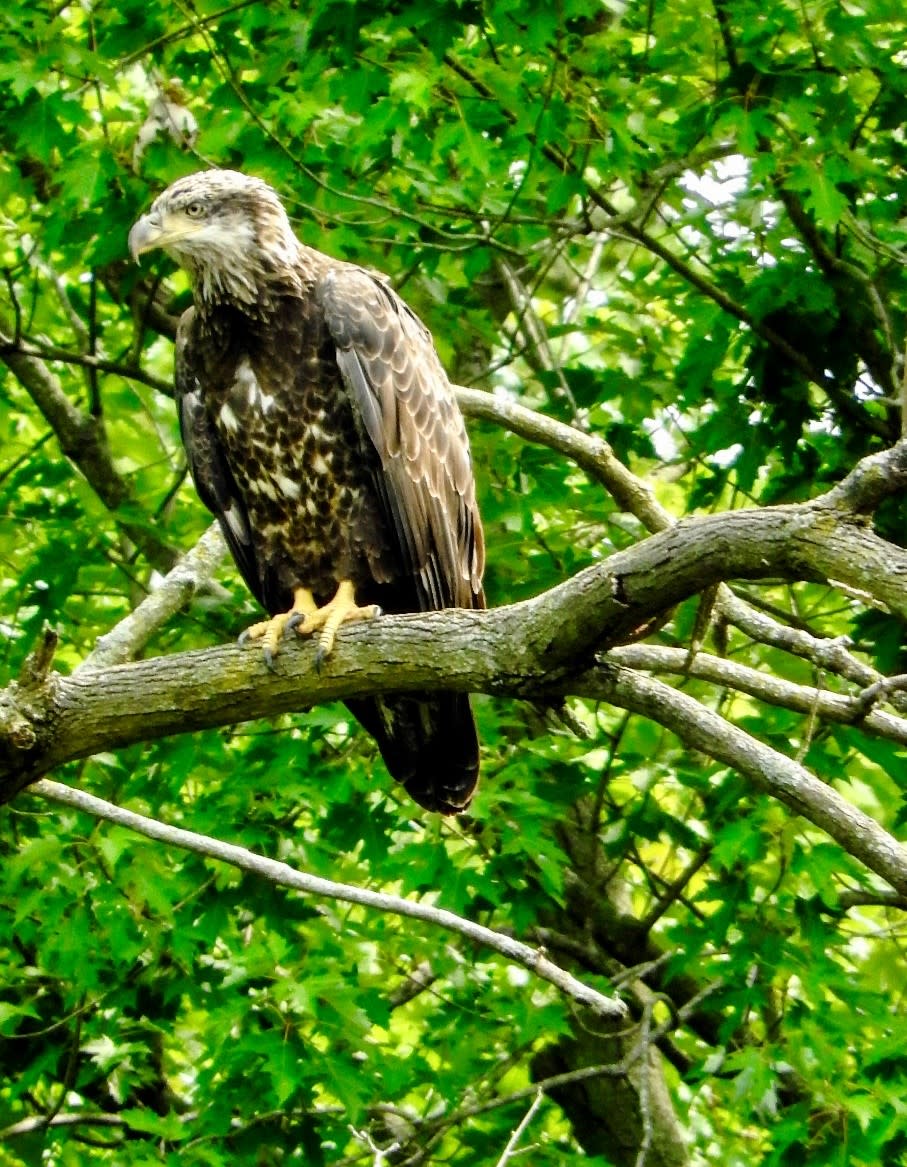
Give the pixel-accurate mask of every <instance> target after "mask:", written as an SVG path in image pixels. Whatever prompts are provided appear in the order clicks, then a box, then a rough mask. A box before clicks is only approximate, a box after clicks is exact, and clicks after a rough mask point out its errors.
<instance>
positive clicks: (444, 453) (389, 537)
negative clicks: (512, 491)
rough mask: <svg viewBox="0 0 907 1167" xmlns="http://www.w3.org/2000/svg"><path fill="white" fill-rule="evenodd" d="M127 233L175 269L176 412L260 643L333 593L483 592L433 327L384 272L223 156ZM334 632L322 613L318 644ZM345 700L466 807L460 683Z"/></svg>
mask: <svg viewBox="0 0 907 1167" xmlns="http://www.w3.org/2000/svg"><path fill="white" fill-rule="evenodd" d="M129 244H130V248H131V250H132V252H133V255H134V256H136V257H138V255H140V254H141V253H142V252H144V251H146V250H149V249H150V248H152V247H163V248H164V249H165V250H166V251H167V252H168V253H169V254H171V255H172V256H173V257H174V258H175V259H176V261H177V262H178V263H179V264H180V265H181V266H182V267H184V268H185V269H186V270H187V272H188V273H189V275H190V277H191V279H192V283H193V292H194V307H193V308H190V309H189V310H188V311H187V312H186V313H185V314H184V316H183V318H182V320H181V321H180V326H179V331H178V334H177V347H176V397H177V402H178V405H179V416H180V428H181V433H182V436H183V442H184V444H185V447H186V453H187V456H188V459H189V466H190V469H191V472H192V476H193V479H194V481H195V485H196V489H197V490H198V493H199V495H200V497H201V499H202V501H203V502H204V503H205V505H206V506H207V507H208V508H209V509H210V510H211V511H212V512H213V513H214V514H215V515H216V516H217V517H218V519H219V520H220V524H221V527H222V528H223V531H224V535H225V537H226V539H227V543H228V544H229V547H230V550H231V551H232V553H233V557H234V559H235V560H236V564H237V567H238V568H239V570H240V572H241V574H242V576H243V578H244V580H245V581H246V583H247V584H248V586H249V588H250V589H251V591H252V592H253V594H254V595H255V597H256V598H257V599H258V601H259V602H260V603H261V604H262V606H263V607H264V608H265V609H266V611H267V612H268V613H269V614H270V615H271V616H272V617H277V619H276V620H273V621H271V622H270V623H266V624H263V625H260V626H256V628H255V629H253V630H251V632H252V635H253V636H260V637H261V638H262V639H263V641H264V643H265V649H266V652H268V653H269V652H270V651H271V650H276V642H277V638H278V636H279V635H280V634H282V633H283V631H284V630H285V627H286V625H287V620H286V618H285V617H283V616H281V615H280V614H281V613H287V612H288V611H290V610H295V611H296V612H297V613H299V614H298V615H297V616H295V617H294V619H293V620H291V621H290V622H289V623H290V626H292V624H293V623H294V622H297V621H298V622H301V624H302V627H301V629H300V631H302V632H308V631H313V630H315V629H317V628H319V627H321V626H322V625H323V624H324V622H325V612H327V610H328V609H327V608H325V607H324V606H325V605H328V604H329V602H330V601H331V600H332V598H335V605H336V604H337V603H339V602H340V601H341V592H342V595H343V597H344V602H343V603H341V605H340V606H341V607H342V609H343V610H342V611H340V610H339V609H338V608H336V607H335V608H334V611H335V614H336V622H339V621H340V620H341V619H353V618H358V617H361V616H363V615H367V614H368V610H367V609H368V606H369V605H378V606H379V607H380V608H381V609H382V610H383V611H386V612H411V611H430V610H434V609H438V608H448V607H463V608H481V607H484V606H485V599H484V594H483V592H482V569H483V566H484V546H483V539H482V527H481V522H480V519H479V513H478V509H477V506H476V500H475V485H474V481H473V475H472V465H471V460H470V454H469V444H468V441H467V438H466V431H465V428H464V426H463V420H462V417H461V415H460V412H459V410H458V408H457V405H456V402H455V400H454V397H453V393H452V391H451V388H450V385H449V383H448V380H447V377H446V375H445V373H444V370H443V368H442V367H441V364H440V361H439V360H438V356H437V354H436V352H435V350H434V346H433V344H432V340H431V335H430V334H429V332H428V330H427V329H426V328H425V326H424V325H423V324H422V323H421V322H420V321H419V320H418V318H417V317H416V316H415V315H414V314H413V312H412V311H411V310H410V309H409V308H408V307H407V305H406V304H405V303H404V302H403V301H402V300H401V299H400V297H399V296H397V295H396V293H395V292H394V291H393V290H392V289H391V288H390V287H389V286H388V284H387V283H386V282H385V280H384V279H383V278H382V277H380V276H377V275H375V274H373V273H371V272H368V271H366V270H364V269H363V268H359V267H355V266H354V265H352V264H348V263H343V262H340V261H338V260H334V259H331V258H330V257H328V256H326V255H323V254H322V253H321V252H318V251H315V250H313V249H312V248H309V247H305V246H303V245H302V244H300V243H299V241H298V240H297V239H296V237H295V235H294V234H293V231H292V229H291V227H290V224H289V221H288V219H287V216H286V214H285V212H284V209H283V207H282V206H281V203H280V201H279V199H278V198H277V195H276V194H275V193H274V191H273V190H272V189H271V188H270V187H269V186H268V185H267V184H266V183H264V182H261V181H260V180H258V179H254V178H249V177H246V176H245V175H242V174H237V173H235V172H233V171H220V170H211V171H204V172H202V173H199V174H195V175H191V176H190V177H188V178H184V179H180V180H179V181H178V182H175V183H174V184H173V185H172V186H171V187H169V188H168V189H167V190H166V191H164V193H163V194H162V195H160V197H159V198H158V199H157V200H156V201H155V202H154V204H153V206H152V207H151V210H150V211H149V213H148V214H147V215H145V216H143V218H141V219H140V220H139V221H138V222H137V223H136V225H135V226H134V227H133V229H132V231H131V232H130V236H129ZM344 581H345V582H344ZM341 584H343V589H341V592H338V588H339V587H340V585H341ZM349 585H351V588H350V589H349V590H350V592H351V593H353V594H354V595H355V601H354V602H347V600H348V594H347V592H346V591H345V590H344V589H347V588H348V587H349ZM300 589H307V590H306V591H305V592H300ZM335 593H336V596H335ZM316 605H317V607H318V608H319V609H321V610H322V611H321V612H320V613H318V612H315V613H313V611H312V609H313V608H314V607H315V606H316ZM357 605H362V606H363V607H362V608H358V607H357ZM334 622H335V621H328V623H329V624H333V623H334ZM332 640H333V628H330V629H327V628H326V629H325V631H323V632H322V634H321V643H322V646H323V647H324V649H325V651H330V647H331V643H332ZM349 705H350V708H351V710H352V711H353V713H354V714H355V715H356V717H357V718H358V719H359V721H360V722H361V723H362V724H363V725H364V726H365V728H366V729H367V730H368V731H369V732H370V733H371V734H372V735H373V736H374V737H375V739H376V740H377V742H378V745H379V748H380V750H381V753H382V756H383V757H384V760H385V762H386V764H387V767H388V769H389V770H390V772H391V774H392V775H393V776H394V777H395V778H396V779H398V780H399V781H401V782H403V783H404V785H405V786H406V789H407V790H408V791H409V793H410V794H411V795H412V797H413V798H414V799H415V800H416V801H417V802H419V803H420V804H421V805H422V806H424V807H426V808H428V809H429V810H438V811H441V812H442V813H445V814H451V813H455V812H457V811H460V810H464V809H465V808H466V806H468V804H469V801H470V799H471V797H472V794H473V791H474V789H475V785H476V781H477V776H478V761H479V754H478V741H477V737H476V731H475V723H474V721H473V717H472V711H471V709H470V706H469V699H468V697H467V696H466V695H461V694H437V695H434V694H433V695H429V694H425V695H415V696H399V697H380V698H368V699H363V700H357V701H351V702H349Z"/></svg>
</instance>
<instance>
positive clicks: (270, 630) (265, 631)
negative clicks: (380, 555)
mask: <svg viewBox="0 0 907 1167" xmlns="http://www.w3.org/2000/svg"><path fill="white" fill-rule="evenodd" d="M380 611H381V610H380V608H379V607H378V605H377V604H368V605H367V606H366V607H364V608H360V607H359V605H358V604H357V603H356V595H355V591H354V589H353V585H352V583H351V582H350V581H349V580H346V579H345V580H342V581H341V583H340V585H339V586H338V588H337V592H336V594H335V596H334V598H333V599H332V600H330V601H329V602H328V603H327V604H325V605H324V607H323V608H319V607H318V605H317V604H316V603H315V597H314V596H313V595H312V593H311V592H310V591H309V589H308V588H295V589H294V591H293V606H292V608H290V610H289V611H288V612H280V613H279V614H278V615H277V616H272V617H271V619H270V620H262V621H260V622H259V623H258V624H253V625H252V627H251V628H247V629H246V630H245V632H243V634H242V635H241V636H240V638H239V639H240V643H245V641H247V640H260V641H261V645H262V652H263V654H264V658H265V664H266V665H267V666H268V668H271V667H272V666H273V663H274V657H275V656H277V652H278V649H279V647H280V642H281V640H282V639H283V637H284V635H285V634H286V633H287V632H289V631H291V630H293V629H295V631H296V632H297V634H298V635H299V636H308V635H310V634H311V633H312V632H317V631H318V630H319V629H320V630H321V635H320V636H319V637H318V650H317V652H316V654H315V663H316V664H317V665H319V666H320V665H321V662H322V661H323V660H324V658H325V657H326V656H328V655H329V654H330V652H331V649H332V648H333V647H334V637H335V636H336V635H337V629H338V628H339V627H340V625H341V624H345V623H347V621H353V620H370V619H371V618H372V617H373V616H378V615H380Z"/></svg>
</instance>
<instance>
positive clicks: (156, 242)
mask: <svg viewBox="0 0 907 1167" xmlns="http://www.w3.org/2000/svg"><path fill="white" fill-rule="evenodd" d="M163 234H164V231H163V228H162V227H161V223H160V220H159V219H157V218H156V217H155V216H154V215H142V217H141V219H139V220H138V222H137V223H135V224H134V225H133V228H132V230H131V231H130V232H129V252H130V254H131V256H132V258H133V260H134V261H135V262H136V263H138V261H139V256H140V255H142V254H144V252H146V251H151V249H152V248H154V247H159V246H160V240H161V238H162V236H163Z"/></svg>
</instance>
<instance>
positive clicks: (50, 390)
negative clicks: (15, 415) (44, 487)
mask: <svg viewBox="0 0 907 1167" xmlns="http://www.w3.org/2000/svg"><path fill="white" fill-rule="evenodd" d="M0 360H3V362H4V363H5V364H6V365H7V366H8V367H9V369H10V371H11V372H12V373H13V375H14V376H15V377H16V378H17V380H18V381H19V382H20V384H21V385H22V387H23V388H24V389H25V391H26V393H28V395H29V397H31V399H32V401H34V403H35V405H36V406H37V408H38V410H39V411H40V413H41V414H42V416H43V417H44V419H45V421H46V422H47V424H48V425H49V426H50V428H51V429H52V430H53V431H54V434H55V436H56V439H57V441H58V442H59V444H60V449H61V450H62V451H63V453H64V454H65V455H66V457H67V458H69V459H70V461H71V462H73V463H74V465H75V466H76V467H78V469H79V470H80V471H81V472H82V474H83V475H84V476H85V479H86V481H87V482H88V484H89V486H91V488H92V490H93V491H94V492H95V494H96V495H97V496H98V498H99V499H100V500H101V502H102V503H103V504H104V506H105V507H107V508H108V510H110V511H111V512H112V513H113V515H114V517H115V518H116V517H117V510H118V509H119V508H123V507H126V506H132V507H135V506H136V505H137V504H136V502H135V498H134V496H133V493H132V489H131V486H130V484H129V483H128V482H127V480H126V479H125V478H123V477H122V475H121V474H120V473H119V471H118V470H117V468H116V466H115V465H114V462H113V458H112V457H111V453H110V449H109V447H108V445H107V437H106V434H105V431H104V428H103V426H102V424H101V423H100V421H99V419H98V418H94V417H91V416H90V415H89V414H87V413H84V412H83V411H82V410H80V409H78V408H77V407H76V406H75V405H73V403H72V402H71V401H70V400H69V398H68V397H67V396H66V394H65V392H64V391H63V387H62V385H61V384H60V381H59V378H58V377H57V376H55V374H54V373H52V372H51V370H50V369H49V368H48V367H47V365H46V364H45V363H44V361H43V360H42V359H41V358H40V357H38V356H35V355H34V354H31V353H26V352H23V351H22V349H21V346H20V345H19V343H18V342H17V340H16V339H14V335H13V334H12V333H10V331H9V328H8V325H7V324H6V323H5V322H4V321H3V320H2V319H0ZM117 522H118V524H119V525H120V527H121V528H122V530H123V531H124V532H125V533H126V534H127V535H128V536H129V538H130V539H131V540H132V542H133V543H134V544H135V545H136V546H137V547H140V548H141V549H142V552H143V553H144V554H145V555H146V556H147V558H148V560H149V562H150V563H152V564H154V566H155V567H159V568H162V569H163V570H168V569H169V568H171V567H172V566H173V561H174V555H173V552H172V551H171V549H170V548H169V547H167V546H166V544H164V543H163V542H161V540H160V539H158V538H157V536H156V535H154V534H153V533H152V532H151V530H150V524H141V523H135V522H130V521H129V520H127V519H122V518H117Z"/></svg>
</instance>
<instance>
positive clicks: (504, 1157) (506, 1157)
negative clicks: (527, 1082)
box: [495, 1087, 545, 1167]
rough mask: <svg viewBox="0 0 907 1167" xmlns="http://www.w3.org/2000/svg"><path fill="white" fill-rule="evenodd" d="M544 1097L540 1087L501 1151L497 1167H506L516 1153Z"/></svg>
mask: <svg viewBox="0 0 907 1167" xmlns="http://www.w3.org/2000/svg"><path fill="white" fill-rule="evenodd" d="M544 1097H545V1093H544V1091H543V1090H542V1089H541V1087H540V1088H539V1089H537V1090H536V1092H535V1098H533V1100H532V1105H531V1106H530V1107H529V1109H528V1110H527V1111H526V1113H525V1114H524V1115H523V1117H522V1118H521V1119H520V1121H519V1123H518V1125H517V1126H516V1127H514V1129H513V1132H512V1133H511V1135H510V1138H509V1139H508V1140H507V1146H506V1147H505V1148H504V1150H503V1152H502V1153H501V1157H500V1159H498V1161H497V1163H496V1164H495V1167H505V1164H507V1163H509V1162H510V1160H511V1159H512V1158H513V1156H514V1155H515V1154H516V1149H517V1146H518V1145H519V1141H520V1139H521V1138H522V1137H523V1134H524V1132H525V1130H526V1128H527V1127H528V1126H529V1124H530V1123H531V1122H532V1120H533V1118H535V1112H536V1111H537V1110H538V1108H539V1107H540V1106H541V1105H542V1099H543V1098H544Z"/></svg>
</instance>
